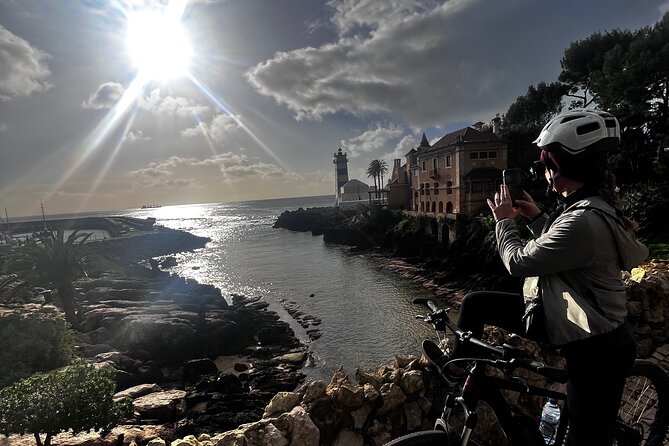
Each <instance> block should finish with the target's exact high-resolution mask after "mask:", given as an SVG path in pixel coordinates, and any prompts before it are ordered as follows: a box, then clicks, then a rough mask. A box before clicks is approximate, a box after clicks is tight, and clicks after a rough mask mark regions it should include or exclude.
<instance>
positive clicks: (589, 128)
mask: <svg viewBox="0 0 669 446" xmlns="http://www.w3.org/2000/svg"><path fill="white" fill-rule="evenodd" d="M599 128H600V127H599V123H598V122H590V123H588V124H585V125H581V126H579V127H577V128H576V134H577V135H585V134H586V133H590V132H594V131H596V130H598V129H599Z"/></svg>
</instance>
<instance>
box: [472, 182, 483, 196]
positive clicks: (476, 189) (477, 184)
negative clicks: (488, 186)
mask: <svg viewBox="0 0 669 446" xmlns="http://www.w3.org/2000/svg"><path fill="white" fill-rule="evenodd" d="M482 189H483V187H482V184H481V182H480V181H472V192H474V193H476V192H481V190H482Z"/></svg>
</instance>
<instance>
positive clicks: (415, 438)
mask: <svg viewBox="0 0 669 446" xmlns="http://www.w3.org/2000/svg"><path fill="white" fill-rule="evenodd" d="M449 445H450V443H449V440H448V435H447V434H446V432H444V431H422V432H414V433H413V434H408V435H404V436H402V437H399V438H396V439H395V440H393V441H391V442H390V443H386V444H385V446H449Z"/></svg>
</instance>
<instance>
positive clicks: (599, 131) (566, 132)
mask: <svg viewBox="0 0 669 446" xmlns="http://www.w3.org/2000/svg"><path fill="white" fill-rule="evenodd" d="M619 141H620V124H619V123H618V120H617V119H616V117H615V116H613V115H612V114H610V113H607V112H604V111H601V110H590V109H583V108H580V109H574V110H569V111H565V112H562V113H560V114H558V115H557V116H555V117H554V118H553V119H551V120H550V121H548V123H547V124H546V125H545V126H544V128H543V130H541V133H540V134H539V137H538V138H537V139H536V140H534V144H536V145H537V146H539V147H540V148H542V149H544V148H545V149H547V150H549V151H550V150H551V148H553V147H559V148H560V149H562V150H563V151H564V152H565V153H566V154H568V155H578V154H580V153H582V152H584V151H586V150H587V149H588V148H593V149H594V151H607V150H610V149H612V148H614V147H615V146H616V145H617V144H618V142H619ZM596 143H600V144H596Z"/></svg>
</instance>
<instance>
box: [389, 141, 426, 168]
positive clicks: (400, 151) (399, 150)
mask: <svg viewBox="0 0 669 446" xmlns="http://www.w3.org/2000/svg"><path fill="white" fill-rule="evenodd" d="M419 144H420V140H417V139H416V136H415V135H406V136H405V137H404V138H402V139H401V140H400V141H399V142H398V143H397V145H396V146H395V150H394V151H393V153H392V154H391V155H390V156H391V158H392V159H397V158H401V159H402V163H404V155H406V154H407V152H408V151H409V150H411V149H413V148H415V147H418V145H419Z"/></svg>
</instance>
